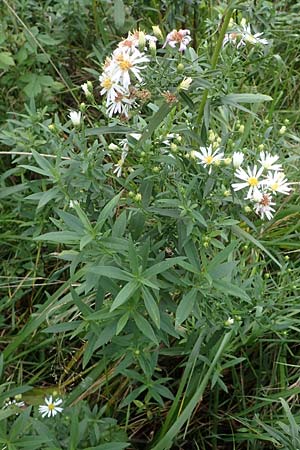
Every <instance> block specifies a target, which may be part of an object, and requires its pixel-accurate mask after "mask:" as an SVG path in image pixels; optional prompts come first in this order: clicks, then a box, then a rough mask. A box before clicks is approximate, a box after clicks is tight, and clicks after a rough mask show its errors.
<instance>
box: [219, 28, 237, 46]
mask: <svg viewBox="0 0 300 450" xmlns="http://www.w3.org/2000/svg"><path fill="white" fill-rule="evenodd" d="M240 37H241V34H240V33H237V32H235V31H232V32H231V33H226V34H225V37H224V39H223V47H225V45H226V44H233V45H236V44H237V40H238V38H240Z"/></svg>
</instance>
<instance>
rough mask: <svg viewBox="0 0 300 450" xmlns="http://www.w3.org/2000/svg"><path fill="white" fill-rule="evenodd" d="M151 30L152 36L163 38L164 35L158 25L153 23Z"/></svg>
mask: <svg viewBox="0 0 300 450" xmlns="http://www.w3.org/2000/svg"><path fill="white" fill-rule="evenodd" d="M152 30H153V34H154V36H155V37H157V39H160V40H163V38H164V37H163V34H162V32H161V29H160V28H159V26H158V25H153V26H152Z"/></svg>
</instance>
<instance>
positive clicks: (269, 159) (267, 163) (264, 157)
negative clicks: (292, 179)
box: [258, 152, 282, 171]
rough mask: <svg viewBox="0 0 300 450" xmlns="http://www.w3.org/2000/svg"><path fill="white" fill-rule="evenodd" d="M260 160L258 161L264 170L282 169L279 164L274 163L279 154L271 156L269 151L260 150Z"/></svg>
mask: <svg viewBox="0 0 300 450" xmlns="http://www.w3.org/2000/svg"><path fill="white" fill-rule="evenodd" d="M259 156H260V160H259V161H258V162H259V163H260V164H261V166H262V167H263V168H264V169H265V170H277V171H279V170H282V166H281V164H274V163H275V162H276V161H277V160H278V159H279V156H278V155H276V156H272V155H271V153H269V152H260V154H259Z"/></svg>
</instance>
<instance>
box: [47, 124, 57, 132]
mask: <svg viewBox="0 0 300 450" xmlns="http://www.w3.org/2000/svg"><path fill="white" fill-rule="evenodd" d="M48 129H49V130H50V131H55V130H56V126H55V125H54V123H50V125H48Z"/></svg>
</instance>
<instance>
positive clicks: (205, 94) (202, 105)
mask: <svg viewBox="0 0 300 450" xmlns="http://www.w3.org/2000/svg"><path fill="white" fill-rule="evenodd" d="M232 11H233V9H232V8H231V7H228V11H227V12H226V14H225V16H224V21H223V25H222V28H221V30H220V34H219V38H218V40H217V44H216V46H215V50H214V53H213V56H212V59H211V68H212V70H214V69H215V68H216V66H217V62H218V58H219V54H220V51H221V48H222V44H223V40H224V36H225V33H226V31H227V28H228V24H229V21H230V19H231V15H232ZM207 97H208V89H205V91H204V92H203V96H202V100H201V103H200V107H199V113H198V117H197V121H196V125H200V124H201V121H202V117H203V113H204V108H205V105H206V101H207Z"/></svg>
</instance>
